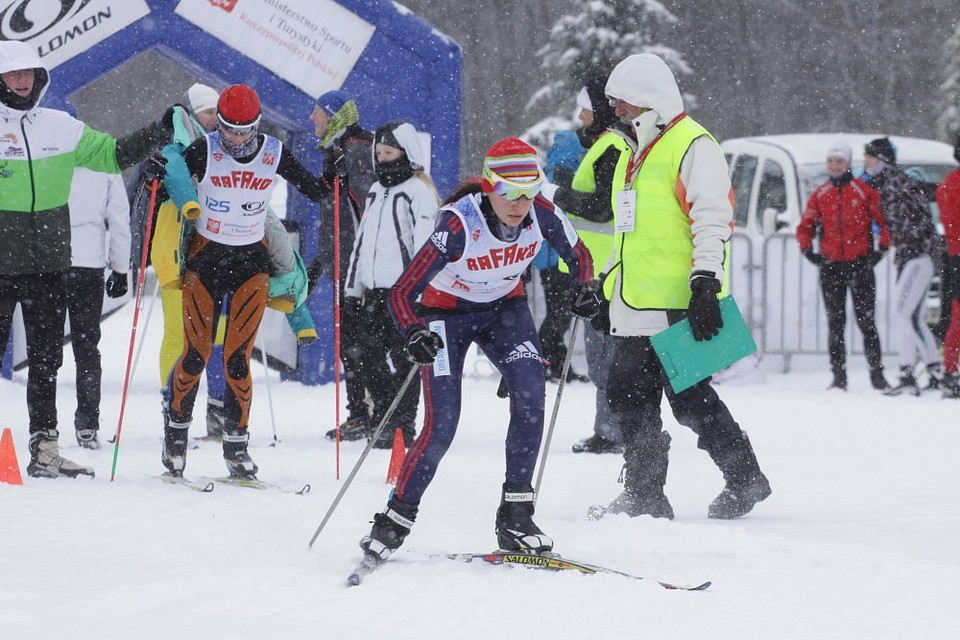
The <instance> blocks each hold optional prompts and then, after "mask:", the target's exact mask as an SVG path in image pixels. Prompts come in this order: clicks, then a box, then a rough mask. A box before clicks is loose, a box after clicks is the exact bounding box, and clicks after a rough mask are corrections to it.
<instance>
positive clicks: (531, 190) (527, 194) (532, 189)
mask: <svg viewBox="0 0 960 640" xmlns="http://www.w3.org/2000/svg"><path fill="white" fill-rule="evenodd" d="M542 184H543V180H537V181H536V182H531V183H523V182H508V181H507V180H497V181H496V182H494V183H493V191H494V193H498V194H500V195H501V196H503V197H504V198H506V199H507V200H510V201H515V200H519V199H520V198H526V199H527V200H533V199H534V198H536V197H537V194H538V193H540V187H541V185H542Z"/></svg>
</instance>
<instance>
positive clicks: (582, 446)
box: [573, 433, 623, 453]
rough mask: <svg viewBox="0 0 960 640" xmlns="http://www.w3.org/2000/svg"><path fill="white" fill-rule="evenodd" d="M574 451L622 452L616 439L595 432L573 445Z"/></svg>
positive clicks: (621, 446) (621, 447)
mask: <svg viewBox="0 0 960 640" xmlns="http://www.w3.org/2000/svg"><path fill="white" fill-rule="evenodd" d="M573 452H574V453H623V445H621V444H620V443H619V442H617V441H616V440H610V439H609V438H604V437H603V436H602V435H600V434H599V433H595V434H593V435H592V436H590V437H589V438H584V439H583V440H581V441H580V442H578V443H576V444H575V445H573Z"/></svg>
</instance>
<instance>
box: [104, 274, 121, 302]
mask: <svg viewBox="0 0 960 640" xmlns="http://www.w3.org/2000/svg"><path fill="white" fill-rule="evenodd" d="M104 288H105V289H106V290H107V295H108V296H109V297H111V298H119V297H121V296H124V295H126V294H127V274H125V273H119V272H117V271H114V272H113V273H111V274H110V277H108V278H107V282H106V283H105V284H104Z"/></svg>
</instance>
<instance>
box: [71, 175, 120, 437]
mask: <svg viewBox="0 0 960 640" xmlns="http://www.w3.org/2000/svg"><path fill="white" fill-rule="evenodd" d="M68 206H69V208H70V262H71V267H70V270H69V271H67V274H66V289H67V313H68V314H69V318H70V344H71V346H72V347H73V357H74V360H75V361H76V365H77V411H76V413H75V414H74V419H73V425H74V428H75V429H76V435H77V443H78V444H79V445H80V446H81V447H85V448H87V449H99V448H100V438H99V435H98V434H99V430H100V379H101V376H102V374H103V370H102V368H101V365H100V349H99V348H98V345H99V344H100V316H101V315H102V313H103V291H104V271H103V270H104V268H105V267H107V266H109V267H110V270H111V273H110V277H109V278H107V280H106V291H107V295H108V296H110V297H111V298H119V297H121V296H123V295H125V294H126V293H127V274H128V273H129V271H130V203H129V202H127V193H126V189H124V186H123V179H122V178H121V177H120V174H110V173H101V172H98V171H90V170H89V169H84V168H82V167H78V168H76V169H74V172H73V183H72V184H71V186H70V200H69V205H68ZM108 247H109V249H108Z"/></svg>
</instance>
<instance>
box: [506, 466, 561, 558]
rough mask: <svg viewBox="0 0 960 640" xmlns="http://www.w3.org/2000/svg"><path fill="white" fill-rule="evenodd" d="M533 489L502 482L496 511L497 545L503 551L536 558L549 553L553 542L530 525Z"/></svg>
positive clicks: (531, 522) (533, 525) (534, 525)
mask: <svg viewBox="0 0 960 640" xmlns="http://www.w3.org/2000/svg"><path fill="white" fill-rule="evenodd" d="M533 511H534V505H533V487H531V486H529V485H527V486H520V485H515V484H510V483H509V482H505V483H504V484H503V493H502V495H501V498H500V508H499V509H497V522H496V532H497V544H498V545H499V546H500V548H501V549H503V550H504V551H520V552H523V553H535V554H540V553H544V552H546V551H550V550H551V549H553V540H552V539H551V538H550V536H548V535H546V534H545V533H543V531H541V530H540V527H538V526H537V525H536V524H534V522H533Z"/></svg>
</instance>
